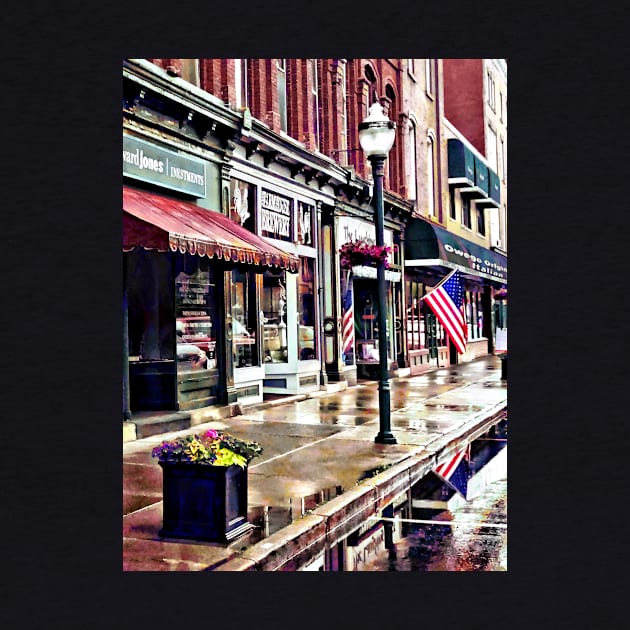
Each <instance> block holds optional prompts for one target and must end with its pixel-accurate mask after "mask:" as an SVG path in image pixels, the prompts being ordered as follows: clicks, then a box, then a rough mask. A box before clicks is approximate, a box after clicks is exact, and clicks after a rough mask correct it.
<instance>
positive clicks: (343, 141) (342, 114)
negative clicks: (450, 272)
mask: <svg viewBox="0 0 630 630" xmlns="http://www.w3.org/2000/svg"><path fill="white" fill-rule="evenodd" d="M339 78H340V81H341V84H340V90H341V108H340V110H339V118H340V121H339V130H340V134H339V135H340V137H339V148H340V149H341V150H342V151H345V150H346V149H347V148H348V104H347V98H346V89H347V86H346V62H345V60H343V61H342V62H341V63H340V64H339Z"/></svg>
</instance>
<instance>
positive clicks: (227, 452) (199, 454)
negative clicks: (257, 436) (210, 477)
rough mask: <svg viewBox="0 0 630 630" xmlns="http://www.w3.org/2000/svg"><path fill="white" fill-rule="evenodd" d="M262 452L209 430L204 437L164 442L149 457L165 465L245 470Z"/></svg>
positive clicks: (258, 448)
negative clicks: (197, 465) (199, 465)
mask: <svg viewBox="0 0 630 630" xmlns="http://www.w3.org/2000/svg"><path fill="white" fill-rule="evenodd" d="M262 452H263V449H262V446H261V445H260V444H258V443H257V442H253V441H250V440H241V439H240V438H237V437H235V436H233V435H230V434H229V433H223V432H222V431H215V430H214V429H209V430H208V431H206V432H205V433H201V434H198V433H195V434H193V435H184V436H181V437H178V438H175V439H173V440H165V441H164V442H162V444H160V445H159V446H156V447H155V448H154V449H153V451H152V452H151V454H152V455H153V457H157V458H158V460H159V461H160V462H163V463H169V464H177V463H184V464H201V465H205V466H232V465H236V466H240V467H241V468H245V466H247V464H248V463H249V462H250V461H251V460H252V459H254V457H258V456H259V455H260V454H261V453H262Z"/></svg>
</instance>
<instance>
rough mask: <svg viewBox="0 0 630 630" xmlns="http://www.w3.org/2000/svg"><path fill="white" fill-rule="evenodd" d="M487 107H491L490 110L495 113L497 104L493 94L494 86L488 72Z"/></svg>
mask: <svg viewBox="0 0 630 630" xmlns="http://www.w3.org/2000/svg"><path fill="white" fill-rule="evenodd" d="M488 105H490V107H492V109H493V110H494V111H496V109H497V103H496V94H495V84H494V78H493V77H492V74H491V73H490V72H488Z"/></svg>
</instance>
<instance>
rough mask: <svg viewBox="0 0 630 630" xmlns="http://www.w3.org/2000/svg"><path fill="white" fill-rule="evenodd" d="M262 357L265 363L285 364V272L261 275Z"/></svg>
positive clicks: (286, 359) (286, 347) (286, 352)
mask: <svg viewBox="0 0 630 630" xmlns="http://www.w3.org/2000/svg"><path fill="white" fill-rule="evenodd" d="M263 355H264V359H263V360H264V361H265V363H286V362H287V361H288V346H287V285H286V272H284V271H282V272H280V273H279V274H275V273H272V272H270V271H266V272H265V274H264V275H263Z"/></svg>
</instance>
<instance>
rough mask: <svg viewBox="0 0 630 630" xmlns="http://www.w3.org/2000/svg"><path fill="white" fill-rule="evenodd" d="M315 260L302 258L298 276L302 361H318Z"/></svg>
mask: <svg viewBox="0 0 630 630" xmlns="http://www.w3.org/2000/svg"><path fill="white" fill-rule="evenodd" d="M314 269H315V259H314V258H304V257H302V258H300V273H299V276H298V287H297V292H298V296H297V299H298V315H299V319H298V358H299V359H300V361H306V360H308V359H316V358H317V357H318V355H319V352H318V351H317V350H318V349H317V344H316V337H315V273H314Z"/></svg>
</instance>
